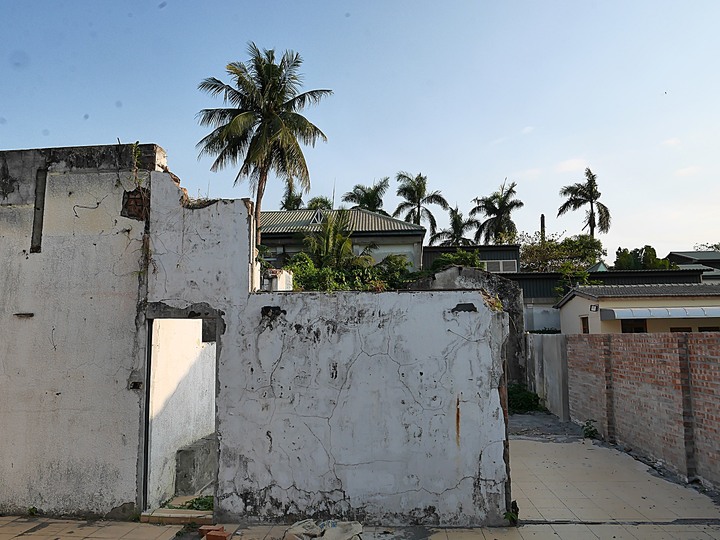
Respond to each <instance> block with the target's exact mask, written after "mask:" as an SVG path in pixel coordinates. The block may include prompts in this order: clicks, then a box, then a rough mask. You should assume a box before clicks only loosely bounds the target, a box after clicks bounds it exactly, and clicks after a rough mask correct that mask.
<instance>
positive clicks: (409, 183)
mask: <svg viewBox="0 0 720 540" xmlns="http://www.w3.org/2000/svg"><path fill="white" fill-rule="evenodd" d="M396 179H397V181H398V182H399V183H400V185H399V186H398V189H397V194H398V196H399V197H402V198H403V199H405V200H404V201H403V202H401V203H400V204H398V207H397V208H396V209H395V211H394V212H393V217H398V216H399V215H400V214H403V213H404V214H405V217H404V218H403V219H404V220H405V221H407V222H408V223H414V224H415V225H420V222H421V221H422V220H426V221H427V222H428V223H429V224H430V235H431V236H432V235H434V234H435V233H436V232H437V223H436V222H435V216H433V215H432V212H430V210H428V209H427V208H426V207H427V205H429V204H437V205H438V206H440V207H441V208H442V209H443V210H447V209H448V207H449V205H448V203H447V201H446V200H445V197H443V196H442V195H440V192H439V191H431V192H429V193H428V190H427V176H425V175H423V174H418V175H417V176H411V175H410V174H408V173H406V172H404V171H400V172H399V173H397V176H396Z"/></svg>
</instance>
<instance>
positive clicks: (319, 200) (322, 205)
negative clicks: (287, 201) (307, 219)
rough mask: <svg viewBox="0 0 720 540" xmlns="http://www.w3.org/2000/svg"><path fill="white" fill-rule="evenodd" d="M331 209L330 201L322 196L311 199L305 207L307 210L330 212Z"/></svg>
mask: <svg viewBox="0 0 720 540" xmlns="http://www.w3.org/2000/svg"><path fill="white" fill-rule="evenodd" d="M332 207H333V203H332V201H331V200H330V199H329V198H328V197H325V196H324V195H318V196H317V197H313V198H312V199H310V200H309V201H308V203H307V206H306V208H307V209H308V210H332Z"/></svg>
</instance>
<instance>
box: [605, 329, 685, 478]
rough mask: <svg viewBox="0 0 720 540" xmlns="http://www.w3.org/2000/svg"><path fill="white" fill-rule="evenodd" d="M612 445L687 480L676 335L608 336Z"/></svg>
mask: <svg viewBox="0 0 720 540" xmlns="http://www.w3.org/2000/svg"><path fill="white" fill-rule="evenodd" d="M611 339H612V341H611V347H610V349H611V357H612V362H611V363H612V385H613V395H614V400H613V405H614V412H615V438H616V442H618V443H620V444H622V445H625V446H629V447H630V448H634V449H640V448H642V449H643V451H644V452H643V453H645V454H646V455H647V457H650V458H653V459H660V460H662V461H663V462H665V463H671V464H674V466H673V468H675V469H676V470H677V471H678V472H680V473H682V474H683V475H687V470H686V467H685V461H686V460H685V434H684V431H683V429H684V428H683V402H682V389H681V387H680V361H679V353H678V336H677V334H665V333H663V334H614V335H612V338H611Z"/></svg>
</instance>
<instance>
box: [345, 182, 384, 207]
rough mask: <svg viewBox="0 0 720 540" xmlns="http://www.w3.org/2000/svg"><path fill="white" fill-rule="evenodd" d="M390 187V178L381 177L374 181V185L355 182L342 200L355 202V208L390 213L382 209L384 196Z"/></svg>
mask: <svg viewBox="0 0 720 540" xmlns="http://www.w3.org/2000/svg"><path fill="white" fill-rule="evenodd" d="M389 187H390V178H389V177H387V176H386V177H385V178H381V179H380V180H378V181H377V182H375V183H373V185H372V186H364V185H362V184H355V187H353V189H352V191H348V192H347V193H346V194H345V195H343V196H342V201H343V202H347V203H353V204H354V205H355V206H353V208H362V209H363V210H369V211H370V212H376V213H378V214H382V215H384V216H388V215H389V214H388V213H387V212H386V211H385V210H383V209H382V206H383V200H382V198H383V196H384V195H385V192H387V190H388V188H389Z"/></svg>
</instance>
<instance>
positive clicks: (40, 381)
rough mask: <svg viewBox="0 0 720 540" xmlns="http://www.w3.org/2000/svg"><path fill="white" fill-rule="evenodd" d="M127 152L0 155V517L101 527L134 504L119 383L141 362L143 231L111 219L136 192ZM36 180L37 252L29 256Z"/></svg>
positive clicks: (134, 401) (134, 413)
mask: <svg viewBox="0 0 720 540" xmlns="http://www.w3.org/2000/svg"><path fill="white" fill-rule="evenodd" d="M152 148H154V149H157V147H155V146H154V145H152ZM127 153H128V148H127V147H118V148H115V147H92V148H84V149H48V150H43V151H39V150H32V151H9V152H0V176H2V177H3V178H2V179H0V180H2V181H3V182H4V194H5V195H7V196H4V195H3V194H0V231H1V234H0V276H2V280H1V281H0V314H1V316H2V324H0V426H2V427H1V429H0V431H1V433H2V435H1V436H0V456H2V457H3V465H2V467H0V486H1V487H0V514H3V513H24V512H26V511H27V509H28V508H30V507H32V506H34V507H37V508H38V509H40V510H41V511H44V512H48V513H51V514H62V513H70V514H73V513H80V514H90V513H92V514H100V515H102V514H106V513H108V512H110V511H111V510H112V509H113V508H116V507H119V506H121V505H123V504H126V503H131V504H132V505H134V503H135V501H136V494H137V485H136V474H137V460H138V445H139V422H140V414H139V411H140V400H141V399H142V393H143V391H142V390H130V389H128V380H129V379H130V378H131V377H133V376H134V374H137V373H138V370H141V368H142V365H143V364H144V359H143V357H142V352H139V351H140V348H139V344H138V342H137V341H136V337H137V328H136V315H137V304H138V283H139V279H138V278H139V275H140V271H141V251H142V245H143V241H142V240H143V228H144V223H142V222H139V221H136V220H132V219H128V218H124V217H121V205H122V199H123V193H124V191H125V190H131V189H134V183H135V179H134V178H133V177H132V175H131V173H130V171H129V169H128V168H127V159H126V158H127V155H126V154H127ZM115 158H117V159H115ZM73 159H74V160H76V161H73ZM123 160H124V161H123ZM38 169H47V171H48V173H47V184H46V186H47V188H46V198H45V208H44V224H43V228H42V249H41V251H40V252H39V253H30V245H31V236H32V230H33V213H34V202H35V180H36V171H37V170H38ZM142 174H143V175H145V176H146V175H147V173H146V172H144V173H142Z"/></svg>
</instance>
